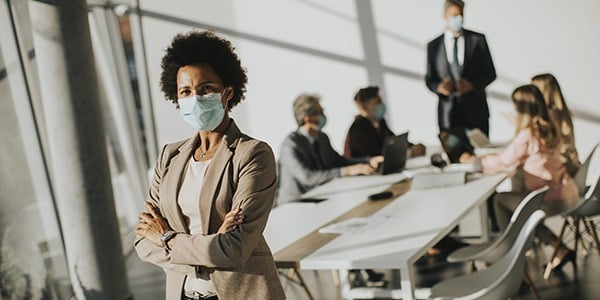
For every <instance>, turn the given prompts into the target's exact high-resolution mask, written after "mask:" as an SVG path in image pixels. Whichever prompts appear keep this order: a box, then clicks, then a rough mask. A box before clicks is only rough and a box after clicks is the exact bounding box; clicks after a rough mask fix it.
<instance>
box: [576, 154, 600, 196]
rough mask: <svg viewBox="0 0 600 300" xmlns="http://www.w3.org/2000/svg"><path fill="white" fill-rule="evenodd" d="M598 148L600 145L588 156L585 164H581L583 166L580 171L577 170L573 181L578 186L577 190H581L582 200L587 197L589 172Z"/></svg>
mask: <svg viewBox="0 0 600 300" xmlns="http://www.w3.org/2000/svg"><path fill="white" fill-rule="evenodd" d="M598 146H600V144H596V146H594V148H593V149H592V151H591V152H590V154H588V156H587V157H586V159H585V161H584V162H583V164H581V166H580V167H579V170H577V174H575V178H573V180H574V181H575V185H577V188H578V189H579V196H580V198H584V196H585V192H586V190H587V186H586V181H587V175H588V170H589V168H590V163H591V162H592V158H594V153H595V152H596V149H597V148H598Z"/></svg>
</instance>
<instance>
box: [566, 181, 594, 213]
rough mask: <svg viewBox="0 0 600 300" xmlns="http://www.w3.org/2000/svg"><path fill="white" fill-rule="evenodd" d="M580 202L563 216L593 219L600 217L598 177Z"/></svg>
mask: <svg viewBox="0 0 600 300" xmlns="http://www.w3.org/2000/svg"><path fill="white" fill-rule="evenodd" d="M580 199H581V201H580V202H579V203H578V204H577V205H576V206H575V207H574V208H572V209H571V210H570V211H568V212H566V213H565V215H567V216H573V217H594V216H597V215H600V175H599V176H598V179H597V180H596V182H595V183H594V184H593V185H592V186H591V188H590V191H588V192H587V193H586V194H585V195H584V196H583V197H580Z"/></svg>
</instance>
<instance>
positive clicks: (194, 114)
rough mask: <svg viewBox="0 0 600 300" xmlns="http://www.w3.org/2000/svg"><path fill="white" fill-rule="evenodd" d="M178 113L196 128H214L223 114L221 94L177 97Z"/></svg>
mask: <svg viewBox="0 0 600 300" xmlns="http://www.w3.org/2000/svg"><path fill="white" fill-rule="evenodd" d="M179 114H180V115H181V117H182V118H183V120H184V121H186V122H187V123H188V124H189V125H190V126H192V127H194V128H196V129H198V130H202V131H212V130H215V128H217V126H219V124H221V122H222V121H223V117H224V116H225V109H223V103H221V94H219V93H214V94H207V95H202V96H190V97H186V98H182V99H179Z"/></svg>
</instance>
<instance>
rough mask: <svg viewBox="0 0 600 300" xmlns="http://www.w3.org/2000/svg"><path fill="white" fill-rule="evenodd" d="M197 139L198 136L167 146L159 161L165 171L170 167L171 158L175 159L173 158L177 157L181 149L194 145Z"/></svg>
mask: <svg viewBox="0 0 600 300" xmlns="http://www.w3.org/2000/svg"><path fill="white" fill-rule="evenodd" d="M197 138H198V136H197V135H194V136H192V137H189V138H187V139H185V140H181V141H178V142H174V143H170V144H166V145H165V146H164V147H163V151H162V153H161V156H160V157H159V161H160V163H161V165H162V167H163V169H164V168H165V167H167V166H168V165H169V162H170V161H171V158H173V156H175V155H177V153H179V149H181V148H182V147H185V146H187V145H189V144H193V143H194V142H195V140H196V139H197Z"/></svg>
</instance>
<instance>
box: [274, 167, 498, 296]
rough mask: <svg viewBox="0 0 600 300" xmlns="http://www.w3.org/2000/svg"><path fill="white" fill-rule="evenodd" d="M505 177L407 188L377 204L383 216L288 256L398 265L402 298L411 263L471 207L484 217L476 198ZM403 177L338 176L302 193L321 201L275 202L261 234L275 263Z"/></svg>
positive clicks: (320, 264) (335, 265)
mask: <svg viewBox="0 0 600 300" xmlns="http://www.w3.org/2000/svg"><path fill="white" fill-rule="evenodd" d="M505 178H506V174H498V175H493V176H483V177H482V178H478V179H476V180H473V181H470V182H468V183H466V184H464V185H458V186H452V187H444V188H433V189H424V190H415V189H411V190H409V191H408V192H406V193H404V194H402V195H400V196H398V197H396V198H395V199H393V200H390V201H388V203H387V204H383V205H385V206H383V205H382V206H383V208H377V209H378V210H377V211H376V212H375V213H374V215H382V216H388V218H387V219H386V220H385V221H384V222H382V223H379V224H377V225H375V226H372V227H369V228H368V229H367V230H365V231H364V232H360V233H352V234H350V233H348V234H342V235H325V236H327V238H329V239H330V240H331V241H330V240H327V239H325V241H321V244H323V245H322V246H321V244H319V243H317V246H315V245H313V247H314V249H313V248H311V247H306V249H307V250H305V254H301V255H297V256H293V255H292V257H293V258H294V259H292V260H294V261H296V260H297V264H298V266H299V267H300V268H301V269H313V270H317V269H337V270H347V269H365V268H373V269H399V270H400V274H401V282H400V284H401V294H402V298H403V299H414V274H413V269H412V266H413V264H414V263H415V262H416V261H417V260H418V259H419V258H420V257H421V256H422V255H423V254H424V253H425V252H426V251H427V250H428V249H429V248H431V247H432V246H433V245H435V244H436V243H437V242H438V241H439V240H441V239H442V238H443V237H444V236H445V235H447V234H448V233H449V232H450V231H451V230H452V228H454V227H455V226H456V225H457V224H458V223H459V222H460V220H461V219H462V218H464V216H465V215H466V214H467V213H469V212H470V211H471V210H472V209H474V208H478V207H479V208H480V209H481V214H482V217H484V216H485V217H487V212H486V211H487V210H486V205H481V204H482V203H484V202H485V200H486V199H487V198H488V197H489V196H490V195H491V194H492V193H493V192H494V191H495V189H496V187H497V186H498V185H499V184H500V183H501V182H502V181H503V180H504V179H505ZM402 179H405V176H404V175H402V174H393V175H386V176H376V177H373V176H365V177H353V178H339V179H336V180H334V181H331V182H329V183H327V184H325V185H323V186H321V187H319V188H318V190H317V189H315V190H313V191H311V193H307V194H305V195H304V196H305V197H309V198H326V199H327V200H325V201H322V202H318V203H306V202H294V203H287V204H284V205H281V206H278V207H276V208H274V209H273V210H272V212H271V215H270V217H269V221H268V223H267V226H266V228H265V232H264V234H265V237H266V239H267V242H268V243H269V245H270V247H271V250H272V251H273V253H274V256H275V259H276V263H277V262H278V256H279V255H278V254H281V253H284V252H286V251H287V253H286V254H288V253H289V250H292V252H294V251H296V249H293V248H298V246H297V245H298V244H297V243H298V242H299V241H301V240H302V239H305V240H306V239H311V238H312V239H314V238H315V236H318V235H321V236H323V235H322V234H319V233H317V232H316V231H317V230H318V229H319V228H321V227H323V226H324V225H326V224H329V223H331V222H332V221H334V220H336V218H338V217H340V216H342V215H344V214H345V213H347V212H349V211H351V210H353V209H356V208H358V207H360V206H361V205H365V204H367V205H369V203H365V202H369V200H367V197H368V195H370V194H373V193H377V192H381V191H383V190H386V189H387V188H388V187H389V186H390V185H391V184H392V183H395V182H398V181H400V180H402ZM486 225H487V222H482V226H484V228H483V229H482V232H487V231H488V228H487V226H486ZM304 245H305V244H302V246H304ZM300 252H301V251H300ZM284 256H285V255H284ZM284 260H286V259H284ZM287 260H288V261H287V262H288V263H289V259H287ZM283 265H286V264H283Z"/></svg>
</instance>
